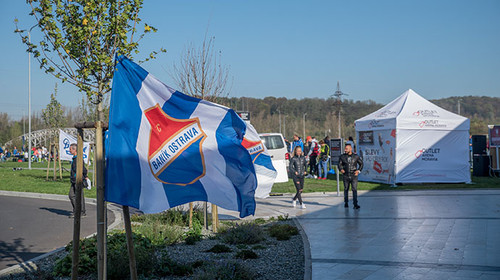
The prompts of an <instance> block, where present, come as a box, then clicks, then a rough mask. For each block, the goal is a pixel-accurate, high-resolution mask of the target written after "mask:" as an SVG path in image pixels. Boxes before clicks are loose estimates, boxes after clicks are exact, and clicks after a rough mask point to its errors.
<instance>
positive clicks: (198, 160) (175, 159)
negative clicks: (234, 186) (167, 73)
mask: <svg viewBox="0 0 500 280" xmlns="http://www.w3.org/2000/svg"><path fill="white" fill-rule="evenodd" d="M144 115H145V116H146V118H147V119H148V121H149V123H150V125H151V131H150V137H149V153H148V161H149V166H150V169H151V172H152V173H153V175H154V177H155V178H156V179H157V180H158V181H160V182H163V183H165V184H175V185H181V186H185V185H189V184H193V183H194V182H196V181H198V180H199V179H200V178H202V177H203V176H205V160H204V157H203V152H202V145H203V141H204V140H205V138H206V137H207V135H206V134H205V132H203V130H202V129H201V125H200V121H199V119H198V118H191V119H175V118H172V117H170V116H169V115H168V114H166V113H165V112H164V111H163V110H162V108H161V107H160V106H159V105H158V104H156V105H155V106H153V107H151V108H148V109H146V110H145V111H144ZM172 169H175V170H189V172H185V174H179V173H178V172H169V170H172Z"/></svg>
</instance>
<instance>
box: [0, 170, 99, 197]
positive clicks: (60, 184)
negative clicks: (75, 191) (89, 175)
mask: <svg viewBox="0 0 500 280" xmlns="http://www.w3.org/2000/svg"><path fill="white" fill-rule="evenodd" d="M61 164H62V166H63V172H62V177H63V178H62V180H61V179H59V171H57V172H56V178H57V180H56V181H54V180H53V176H54V175H53V174H54V171H53V169H51V170H50V171H49V180H48V181H46V177H47V171H46V170H42V169H39V168H44V169H45V168H47V162H40V163H38V162H34V163H32V164H31V168H32V169H31V170H29V169H28V163H27V162H20V163H17V162H2V163H0V190H4V191H16V192H34V193H50V194H63V195H67V194H68V192H69V187H70V182H69V170H70V163H69V162H61ZM51 166H52V168H53V165H52V162H51ZM13 168H22V170H16V171H13ZM64 169H66V170H67V171H64ZM85 197H92V198H95V197H96V191H95V188H92V189H91V190H85Z"/></svg>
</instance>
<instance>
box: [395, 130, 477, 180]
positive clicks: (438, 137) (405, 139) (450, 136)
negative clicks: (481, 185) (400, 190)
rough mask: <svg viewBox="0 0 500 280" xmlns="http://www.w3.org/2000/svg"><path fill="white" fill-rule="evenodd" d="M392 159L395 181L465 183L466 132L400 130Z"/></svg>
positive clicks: (466, 163)
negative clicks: (394, 158) (394, 155)
mask: <svg viewBox="0 0 500 280" xmlns="http://www.w3.org/2000/svg"><path fill="white" fill-rule="evenodd" d="M396 162H397V164H396V173H397V176H396V177H397V178H396V183H398V182H404V183H434V182H440V183H461V182H466V183H468V182H470V166H469V133H468V131H452V132H450V131H432V130H400V131H398V144H397V156H396Z"/></svg>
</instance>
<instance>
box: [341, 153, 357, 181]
mask: <svg viewBox="0 0 500 280" xmlns="http://www.w3.org/2000/svg"><path fill="white" fill-rule="evenodd" d="M338 167H339V171H340V170H342V169H344V171H345V174H346V175H347V176H352V175H354V172H355V171H357V170H359V171H361V170H363V160H362V159H361V157H360V156H359V155H357V154H355V153H352V154H351V155H348V154H343V155H341V156H340V160H339V165H338Z"/></svg>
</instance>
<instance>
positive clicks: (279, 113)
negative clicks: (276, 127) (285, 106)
mask: <svg viewBox="0 0 500 280" xmlns="http://www.w3.org/2000/svg"><path fill="white" fill-rule="evenodd" d="M278 119H279V121H280V133H282V132H281V111H280V110H278Z"/></svg>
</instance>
